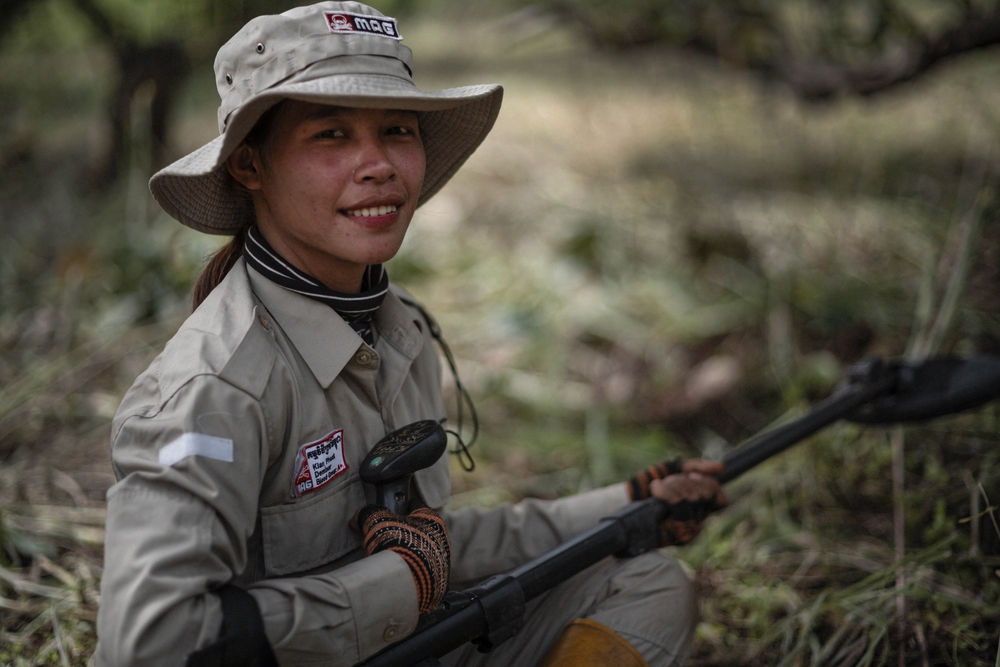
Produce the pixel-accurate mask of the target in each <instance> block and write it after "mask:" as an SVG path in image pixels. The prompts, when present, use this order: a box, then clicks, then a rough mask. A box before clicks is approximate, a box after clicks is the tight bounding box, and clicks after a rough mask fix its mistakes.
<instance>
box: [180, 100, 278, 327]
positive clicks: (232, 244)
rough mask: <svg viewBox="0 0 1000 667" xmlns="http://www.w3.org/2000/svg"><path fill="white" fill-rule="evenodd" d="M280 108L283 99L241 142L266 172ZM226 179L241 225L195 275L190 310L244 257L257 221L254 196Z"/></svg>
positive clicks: (266, 112) (235, 182)
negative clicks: (252, 153)
mask: <svg viewBox="0 0 1000 667" xmlns="http://www.w3.org/2000/svg"><path fill="white" fill-rule="evenodd" d="M283 106H285V100H281V101H280V102H278V103H277V104H275V105H274V106H272V107H270V108H269V109H267V110H266V111H265V112H264V113H263V114H261V117H260V118H259V119H258V120H257V122H256V123H255V124H254V126H253V128H251V130H250V132H248V133H247V136H246V137H244V139H243V143H245V144H247V145H248V146H250V147H251V148H253V149H254V150H256V151H258V155H259V157H260V161H261V163H262V165H263V167H264V168H265V169H267V163H268V159H269V157H270V148H271V146H270V141H269V139H270V138H271V133H272V130H273V127H274V119H275V117H276V116H277V115H278V110H279V109H281V107H283ZM226 177H227V182H228V183H229V188H230V193H229V195H230V196H231V197H232V198H233V201H234V203H235V205H236V207H237V209H238V214H239V215H240V217H241V218H242V220H243V221H244V223H243V226H242V227H240V231H238V232H236V235H235V236H233V238H232V239H231V240H230V241H229V243H227V244H226V245H224V246H222V248H220V249H219V251H218V252H217V253H215V254H214V255H212V259H210V260H208V266H206V267H205V268H204V269H203V270H202V272H201V275H199V276H198V280H196V281H195V283H194V289H193V290H192V294H191V304H192V310H194V309H196V308H197V307H198V306H200V305H201V302H202V301H204V300H205V299H206V298H207V297H208V295H209V293H210V292H211V291H212V290H214V289H215V288H216V287H218V285H219V283H221V282H222V279H223V278H225V277H226V274H227V273H229V270H230V269H232V268H233V265H235V264H236V260H238V259H239V258H240V257H242V256H243V244H244V243H245V242H246V238H247V230H248V229H250V225H252V224H254V223H255V221H256V220H257V215H256V213H255V210H254V201H253V196H252V195H251V193H250V191H249V190H247V189H246V188H245V187H243V186H242V185H241V184H240V183H238V182H237V181H236V179H235V178H233V177H232V176H230V175H229V174H228V173H227V174H226Z"/></svg>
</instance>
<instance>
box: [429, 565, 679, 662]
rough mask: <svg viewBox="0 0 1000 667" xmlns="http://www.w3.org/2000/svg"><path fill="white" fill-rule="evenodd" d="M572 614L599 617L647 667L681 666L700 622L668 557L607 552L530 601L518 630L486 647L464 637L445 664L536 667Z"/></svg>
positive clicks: (677, 568)
mask: <svg viewBox="0 0 1000 667" xmlns="http://www.w3.org/2000/svg"><path fill="white" fill-rule="evenodd" d="M576 618H589V619H591V620H593V621H596V622H598V623H602V624H604V625H606V626H608V627H609V628H611V629H612V630H614V631H615V632H617V633H618V634H619V635H621V636H622V637H624V638H625V639H627V640H628V641H629V642H630V643H631V644H632V645H633V646H635V647H636V649H638V650H639V652H640V653H642V655H643V657H644V658H646V661H647V662H648V663H649V664H650V667H670V666H677V667H679V666H680V665H681V664H683V662H684V659H685V658H686V657H687V654H688V650H689V649H690V647H691V640H692V638H693V637H694V629H695V626H696V625H697V622H698V607H697V600H696V598H695V595H694V591H693V588H692V586H691V582H690V581H689V580H688V578H687V576H686V575H685V574H684V572H683V570H681V567H680V565H678V564H677V562H676V561H674V560H673V559H672V558H670V557H669V556H667V555H665V554H662V553H660V552H658V551H651V552H648V553H646V554H643V555H642V556H637V557H635V558H606V559H604V560H602V561H601V562H599V563H596V564H595V565H593V566H591V567H590V568H588V569H586V570H584V571H583V572H581V573H579V574H577V575H576V576H574V577H572V578H571V579H569V580H567V581H565V582H563V583H562V584H560V585H559V586H557V587H556V588H554V589H552V590H551V591H549V592H548V593H545V594H544V595H542V596H540V597H538V598H536V599H534V600H532V601H531V602H529V603H528V606H527V610H526V612H525V619H524V625H523V626H522V627H521V631H520V632H519V633H518V634H517V635H515V636H514V637H512V638H511V639H508V640H507V641H506V642H504V643H503V644H501V645H500V646H499V647H497V648H496V650H494V651H493V652H491V653H479V652H478V650H477V649H476V647H475V646H473V645H471V644H467V645H465V646H463V647H462V648H460V649H458V650H456V651H453V652H451V653H449V654H448V655H446V656H445V657H444V658H442V659H441V663H442V665H445V666H446V667H487V666H488V667H534V666H535V665H537V664H538V663H539V662H540V661H541V659H542V658H543V657H545V654H546V653H547V652H548V650H549V648H550V647H551V646H552V644H553V642H555V640H556V638H558V637H559V635H560V634H561V633H562V631H563V629H564V628H565V627H566V625H567V624H568V623H569V622H570V621H572V620H573V619H576Z"/></svg>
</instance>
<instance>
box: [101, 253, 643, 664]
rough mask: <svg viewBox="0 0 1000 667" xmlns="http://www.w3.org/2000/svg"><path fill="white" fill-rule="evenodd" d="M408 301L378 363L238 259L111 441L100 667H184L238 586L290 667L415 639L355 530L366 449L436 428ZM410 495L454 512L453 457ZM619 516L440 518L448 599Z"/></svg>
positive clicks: (528, 512) (600, 512) (620, 488)
mask: <svg viewBox="0 0 1000 667" xmlns="http://www.w3.org/2000/svg"><path fill="white" fill-rule="evenodd" d="M408 301H410V302H411V303H412V301H411V299H410V297H409V296H408V295H406V293H405V292H404V291H403V290H401V289H399V288H398V287H395V286H392V287H391V289H390V292H389V294H388V295H387V296H386V299H385V301H384V302H383V304H382V306H381V307H380V308H379V310H378V311H377V313H376V315H375V319H374V324H375V328H376V330H377V331H378V340H377V341H376V344H375V346H374V347H370V346H368V345H367V344H366V343H365V342H364V341H363V340H362V339H361V338H360V336H358V335H357V334H356V333H355V332H354V330H353V329H351V327H350V326H349V325H347V324H346V323H345V322H344V321H343V320H342V319H341V318H340V317H339V316H338V315H337V314H336V313H335V312H334V311H333V310H332V309H331V308H330V307H329V306H327V305H325V304H322V303H319V302H316V301H314V300H311V299H309V298H307V297H304V296H301V295H298V294H295V293H293V292H290V291H287V290H285V289H283V288H281V287H279V286H277V285H275V284H274V283H272V282H270V281H269V280H267V279H265V278H263V277H262V276H260V275H259V274H257V273H256V272H255V271H253V270H252V269H249V268H248V267H247V266H246V265H245V263H244V262H243V260H240V261H238V262H237V264H236V265H235V266H234V268H233V269H232V270H231V271H230V273H229V274H228V275H227V276H226V278H225V279H224V280H223V282H222V283H221V284H220V285H219V286H218V287H217V288H216V289H215V290H213V291H212V293H211V294H210V295H209V297H208V298H207V299H206V300H205V302H204V303H203V304H202V305H201V306H200V307H199V308H198V309H197V310H196V311H195V312H194V313H193V314H192V315H191V317H190V318H189V319H188V320H187V321H186V322H185V323H184V325H183V326H182V327H181V329H180V330H179V331H178V333H177V334H176V335H175V336H174V338H173V339H171V341H170V342H169V343H168V344H167V346H166V348H165V349H164V351H163V352H162V354H160V356H159V357H157V358H156V360H154V362H153V363H152V365H151V366H150V367H149V369H148V370H147V371H146V372H145V373H143V374H142V375H141V376H139V378H138V379H137V380H136V382H135V384H134V385H133V386H132V388H131V389H130V390H129V392H128V393H127V394H126V396H125V399H124V401H123V402H122V405H121V407H120V408H119V410H118V414H117V415H116V417H115V420H114V422H113V426H112V465H113V468H114V472H115V475H116V477H117V479H118V482H117V484H115V485H114V486H113V487H112V489H111V490H110V491H109V492H108V520H107V540H106V545H105V569H104V575H103V579H102V583H101V608H100V613H99V614H98V634H99V642H98V647H97V653H96V662H97V664H98V665H182V664H183V663H184V660H185V659H186V656H187V655H188V654H189V653H191V652H192V651H193V650H195V649H197V648H201V647H203V646H206V645H207V644H210V643H211V642H213V641H214V640H215V639H216V638H217V636H218V633H219V629H220V627H221V621H222V612H221V605H220V603H219V600H218V598H217V597H216V596H215V595H211V594H209V593H208V592H209V591H211V590H212V589H215V588H218V587H220V586H222V585H224V584H226V583H230V582H232V583H236V584H239V585H241V586H244V587H246V588H247V589H248V590H249V591H250V593H251V594H252V595H253V596H254V597H255V598H256V599H257V601H258V604H259V605H260V608H261V611H262V615H263V619H264V625H265V630H266V632H267V635H268V639H269V640H270V642H271V644H272V646H274V649H275V653H276V655H277V657H278V660H279V662H281V664H283V665H312V664H325V665H352V664H354V663H356V662H358V661H360V660H363V659H365V658H367V657H368V656H370V655H372V654H373V653H375V652H377V651H379V650H381V649H383V648H385V647H386V646H388V645H389V644H390V643H392V642H394V641H397V640H399V639H401V638H402V637H404V636H406V635H407V634H409V633H410V632H411V631H412V630H413V629H414V627H415V626H416V623H417V598H416V589H415V586H414V583H413V578H412V576H411V574H410V570H409V568H408V567H407V565H406V564H405V562H404V561H403V559H402V558H401V557H400V556H398V555H397V554H395V553H392V552H382V553H378V554H375V555H373V556H370V557H366V556H365V552H364V549H363V548H362V546H361V536H360V535H359V534H358V533H356V532H355V531H352V530H351V529H350V528H348V526H347V522H348V520H349V519H350V517H351V516H352V515H353V514H354V512H355V511H356V510H357V509H358V508H359V507H361V506H363V505H365V504H366V503H368V502H372V500H373V497H371V495H366V490H365V487H364V485H362V483H361V482H360V478H359V477H358V468H359V467H360V463H361V461H362V459H363V458H364V456H365V455H366V454H367V452H368V451H369V450H370V449H371V448H372V447H373V446H374V445H375V443H376V442H377V441H378V440H379V439H380V438H382V437H383V436H384V435H385V434H386V433H388V432H389V431H392V430H394V429H396V428H399V427H401V426H404V425H406V424H408V423H411V422H414V421H417V420H421V419H438V420H441V419H443V418H444V417H445V411H444V407H443V405H442V402H441V396H440V366H439V363H438V358H437V354H436V352H435V350H434V346H433V344H432V339H431V336H430V334H429V332H428V331H427V325H426V323H425V322H424V320H423V318H422V316H421V315H420V313H419V311H418V310H417V309H416V308H414V307H413V306H412V305H408V303H407V302H408ZM338 431H340V433H339V435H338V434H337V432H338ZM319 441H324V442H326V443H327V444H328V445H329V443H331V442H332V443H333V446H334V447H335V451H334V454H329V452H330V451H331V450H330V449H329V446H328V447H327V449H326V450H324V451H326V452H327V453H328V454H326V455H325V456H327V462H331V461H332V462H333V463H334V464H335V467H334V468H331V470H334V471H335V470H340V472H339V473H337V474H335V475H333V476H332V477H331V478H330V479H328V480H327V481H325V483H323V484H322V485H320V486H317V488H312V489H306V490H302V489H299V492H298V493H297V492H296V487H295V485H294V482H295V480H296V479H297V478H299V479H301V477H300V473H301V471H302V456H301V452H302V450H303V447H304V446H308V445H310V444H311V443H316V442H319ZM337 457H339V458H337ZM415 477H416V482H417V488H418V489H419V491H420V494H421V495H422V497H423V498H424V500H425V501H426V502H427V504H428V505H430V506H431V507H435V508H440V507H443V506H444V505H445V504H446V502H447V500H448V497H449V493H450V483H449V476H448V456H447V455H446V456H443V457H442V458H441V459H440V460H439V461H438V462H437V463H436V464H434V465H433V466H431V467H430V468H428V469H426V470H423V471H420V472H418V473H417V474H416V475H415ZM368 493H369V494H370V492H368ZM626 502H627V498H626V494H625V490H624V485H616V486H614V487H608V488H607V489H602V490H598V491H596V492H591V493H588V494H582V495H579V496H575V497H573V498H571V499H564V500H559V501H553V502H542V501H526V502H522V503H519V504H518V505H514V506H510V505H506V506H502V507H500V508H496V509H493V510H465V511H462V512H457V513H453V514H446V515H445V519H446V522H447V524H448V530H449V536H450V538H451V541H452V548H453V569H452V582H453V583H460V582H468V581H474V580H476V579H479V578H482V577H485V576H489V575H492V574H494V573H497V572H502V571H505V570H508V569H510V568H512V567H514V566H516V565H519V564H521V563H523V562H525V561H526V560H528V559H530V558H533V557H535V556H538V555H541V554H542V553H544V552H545V551H547V550H549V549H551V548H553V547H554V546H556V545H558V544H559V543H561V542H562V541H565V540H566V539H568V538H570V537H572V536H573V535H575V534H577V533H579V532H581V531H582V530H585V529H587V528H589V527H591V526H593V525H595V524H596V522H597V520H599V519H600V517H601V516H604V515H605V514H607V513H609V512H612V511H614V510H615V509H618V508H619V507H621V506H623V505H624V504H625V503H626Z"/></svg>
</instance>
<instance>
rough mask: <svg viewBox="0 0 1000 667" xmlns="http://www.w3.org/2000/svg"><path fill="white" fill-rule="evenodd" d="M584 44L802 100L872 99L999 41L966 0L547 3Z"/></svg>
mask: <svg viewBox="0 0 1000 667" xmlns="http://www.w3.org/2000/svg"><path fill="white" fill-rule="evenodd" d="M544 7H545V9H546V10H547V11H548V12H550V13H552V14H553V15H555V16H556V17H557V18H559V19H562V20H564V21H566V22H567V23H569V24H570V25H573V26H575V27H576V28H577V29H578V30H580V31H581V32H582V34H583V35H584V36H585V37H586V38H587V39H588V40H589V41H590V42H591V43H593V44H595V45H597V46H599V47H601V48H608V49H613V50H628V49H633V48H636V47H641V46H646V45H652V44H661V45H665V46H669V47H674V48H678V49H681V50H686V51H689V52H694V53H698V54H702V55H707V56H711V57H713V58H716V59H718V60H720V61H722V62H725V63H727V64H729V65H731V66H735V67H738V68H741V69H747V70H750V71H755V72H758V73H760V74H761V75H763V76H764V77H765V78H766V79H769V80H772V81H776V82H779V83H781V84H783V85H785V86H787V87H788V88H789V89H790V90H791V91H792V92H794V93H795V94H796V95H797V96H799V97H800V98H802V99H806V100H823V99H828V98H832V97H837V96H840V95H845V94H858V95H871V94H874V93H878V92H881V91H884V90H887V89H890V88H892V87H894V86H897V85H899V84H902V83H905V82H907V81H911V80H913V79H915V78H918V77H919V76H921V75H922V74H924V73H925V72H927V71H929V70H931V69H932V68H934V67H935V66H936V65H938V64H940V63H942V62H944V61H946V60H949V59H951V58H954V57H956V56H959V55H963V54H966V53H970V52H973V51H976V50H979V49H984V48H987V47H990V46H993V45H996V44H1000V6H996V5H995V4H994V3H992V2H990V3H975V2H973V1H972V0H928V2H924V3H920V4H919V5H917V4H916V3H897V2H894V1H893V0H832V1H831V0H827V1H823V0H813V1H811V2H793V1H791V0H729V1H725V2H720V1H711V0H684V1H677V2H667V1H665V0H645V1H640V2H636V3H629V4H628V5H624V4H619V3H609V2H607V1H606V0H553V1H552V2H549V3H547V4H546V5H544Z"/></svg>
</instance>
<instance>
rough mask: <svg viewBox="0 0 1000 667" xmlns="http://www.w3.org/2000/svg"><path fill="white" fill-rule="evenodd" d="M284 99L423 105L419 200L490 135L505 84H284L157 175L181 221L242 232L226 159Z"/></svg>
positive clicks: (388, 80)
mask: <svg viewBox="0 0 1000 667" xmlns="http://www.w3.org/2000/svg"><path fill="white" fill-rule="evenodd" d="M283 99H297V100H303V101H306V102H317V103H321V104H330V105H335V106H344V107H357V108H373V109H405V110H408V111H416V112H417V114H418V118H419V126H420V134H421V137H422V139H423V144H424V149H425V151H426V159H427V166H426V170H425V173H424V183H423V187H422V188H421V191H420V197H419V199H418V200H417V206H420V205H422V204H423V203H424V202H426V201H427V200H428V199H430V198H431V197H432V196H433V195H434V194H435V193H436V192H438V190H440V189H441V188H442V187H443V186H444V185H445V183H447V182H448V180H449V179H450V178H451V177H452V176H453V175H454V174H455V172H456V171H458V169H459V167H461V166H462V164H464V163H465V161H466V160H467V159H468V158H469V156H470V155H472V153H473V152H474V151H475V150H476V148H478V147H479V144H481V143H482V141H483V139H485V138H486V135H487V134H489V132H490V130H491V129H492V127H493V124H494V122H495V121H496V118H497V114H498V113H499V112H500V104H501V101H502V99H503V88H502V87H501V86H499V85H477V86H463V87H460V88H447V89H444V90H438V91H424V90H421V89H419V88H417V87H416V86H415V85H413V83H412V82H410V81H408V80H405V79H402V78H400V77H397V76H392V75H382V74H378V75H376V74H365V75H363V76H358V75H357V74H335V75H330V76H325V77H322V78H316V79H311V80H308V81H299V82H292V81H289V82H288V83H285V84H279V85H277V86H274V87H272V88H269V89H267V90H266V91H265V92H263V93H261V94H260V95H257V96H255V97H253V98H252V99H250V100H248V101H247V102H246V103H245V104H243V105H242V106H241V107H240V108H239V109H238V110H237V111H236V112H235V113H234V114H233V116H232V118H230V119H229V121H228V123H227V127H226V131H225V132H224V133H223V134H222V135H220V136H219V137H217V138H216V139H214V140H213V141H210V142H209V143H207V144H206V145H204V146H202V147H201V148H199V149H198V150H196V151H194V152H192V153H190V154H189V155H187V156H185V157H183V158H181V159H180V160H177V161H176V162H174V163H173V164H171V165H169V166H168V167H165V168H164V169H162V170H160V171H159V172H157V173H156V174H155V175H153V177H152V179H150V182H149V187H150V190H151V192H152V193H153V198H154V199H156V201H157V203H159V204H160V206H161V207H163V210H164V211H166V212H167V213H168V214H170V215H171V216H172V217H174V218H176V219H177V220H179V221H180V222H181V223H183V224H185V225H187V226H188V227H192V228H193V229H197V230H198V231H201V232H206V233H208V234H234V233H236V232H237V231H239V230H240V228H241V227H242V226H244V225H245V224H246V219H245V214H244V213H243V210H242V207H241V205H240V203H239V202H240V201H241V196H240V194H239V193H237V192H236V191H235V190H234V183H233V180H232V178H231V177H230V176H229V174H228V173H227V172H226V167H225V161H226V159H227V158H228V157H229V155H230V154H231V153H232V152H233V151H234V150H235V149H236V147H237V146H238V145H239V144H240V142H242V141H243V139H244V138H245V137H246V135H247V133H248V132H249V131H250V130H251V129H252V128H253V126H254V124H255V123H256V122H257V120H258V119H259V118H260V117H261V115H262V114H263V113H264V112H265V111H266V110H267V109H269V108H270V107H272V106H274V105H275V104H277V103H278V102H280V101H281V100H283Z"/></svg>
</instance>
